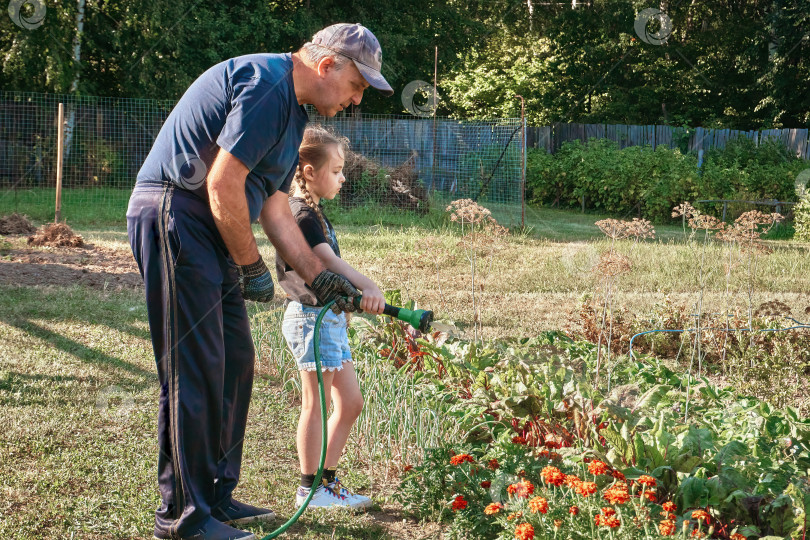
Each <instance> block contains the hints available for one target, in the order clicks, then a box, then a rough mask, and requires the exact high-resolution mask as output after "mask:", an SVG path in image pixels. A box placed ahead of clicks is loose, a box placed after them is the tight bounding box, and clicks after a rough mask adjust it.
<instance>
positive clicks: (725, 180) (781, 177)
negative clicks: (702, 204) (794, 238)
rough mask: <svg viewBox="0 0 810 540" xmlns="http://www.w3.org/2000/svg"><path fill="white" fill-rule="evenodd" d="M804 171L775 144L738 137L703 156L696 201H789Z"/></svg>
mask: <svg viewBox="0 0 810 540" xmlns="http://www.w3.org/2000/svg"><path fill="white" fill-rule="evenodd" d="M805 168H807V163H806V162H805V161H803V160H800V159H797V158H796V157H795V156H794V155H792V154H791V152H790V151H788V150H787V148H786V147H785V146H784V145H783V144H781V143H780V142H778V141H774V140H772V139H767V140H765V141H763V142H761V143H760V144H759V146H757V145H756V144H755V143H754V141H752V140H751V139H749V138H747V137H738V138H737V139H733V140H731V141H729V142H728V143H727V144H726V146H725V148H723V149H713V150H710V151H708V152H706V155H705V160H704V163H703V167H702V171H701V177H700V181H699V188H698V189H699V193H700V198H701V199H737V200H749V201H760V200H769V199H775V200H777V201H793V200H795V198H796V193H795V180H796V176H797V175H798V173H799V172H800V171H801V170H803V169H805ZM729 217H731V216H729Z"/></svg>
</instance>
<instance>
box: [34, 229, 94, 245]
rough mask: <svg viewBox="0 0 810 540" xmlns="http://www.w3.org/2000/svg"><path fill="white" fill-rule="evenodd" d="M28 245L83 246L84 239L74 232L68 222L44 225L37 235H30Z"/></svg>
mask: <svg viewBox="0 0 810 540" xmlns="http://www.w3.org/2000/svg"><path fill="white" fill-rule="evenodd" d="M28 245H31V246H49V247H83V246H84V239H83V238H82V237H81V235H79V234H76V233H75V232H73V229H71V228H70V226H69V225H68V224H67V223H49V224H47V225H43V226H42V227H41V228H40V229H39V230H38V231H37V233H36V234H35V235H33V236H29V237H28Z"/></svg>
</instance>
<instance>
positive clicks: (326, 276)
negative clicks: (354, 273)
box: [312, 270, 360, 313]
mask: <svg viewBox="0 0 810 540" xmlns="http://www.w3.org/2000/svg"><path fill="white" fill-rule="evenodd" d="M312 290H313V291H315V296H317V297H318V301H319V302H321V303H322V304H327V303H328V302H330V301H332V300H334V301H335V303H334V305H333V306H332V311H334V312H335V313H340V312H341V311H346V312H352V311H358V309H357V307H355V305H354V303H353V302H352V299H353V298H354V297H355V296H360V291H358V290H357V289H356V288H355V286H354V285H352V283H351V281H349V280H348V279H346V278H345V277H343V276H341V275H340V274H335V273H334V272H330V271H329V270H324V271H323V272H321V273H320V274H318V275H317V276H315V279H314V280H312ZM347 297H348V299H347Z"/></svg>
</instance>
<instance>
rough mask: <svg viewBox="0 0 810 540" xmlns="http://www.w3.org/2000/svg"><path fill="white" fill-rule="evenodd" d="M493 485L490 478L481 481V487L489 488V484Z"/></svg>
mask: <svg viewBox="0 0 810 540" xmlns="http://www.w3.org/2000/svg"><path fill="white" fill-rule="evenodd" d="M491 485H492V482H490V481H489V480H484V481H483V482H481V487H482V488H484V489H489V486H491Z"/></svg>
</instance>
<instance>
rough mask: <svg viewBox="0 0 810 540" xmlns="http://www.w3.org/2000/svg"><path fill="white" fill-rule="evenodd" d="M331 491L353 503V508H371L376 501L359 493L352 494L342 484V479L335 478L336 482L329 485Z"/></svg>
mask: <svg viewBox="0 0 810 540" xmlns="http://www.w3.org/2000/svg"><path fill="white" fill-rule="evenodd" d="M329 489H331V490H332V491H334V492H336V493H340V494H341V495H343V496H344V497H346V498H347V499H349V500H350V501H351V502H352V508H357V509H361V508H369V507H371V506H373V505H374V501H372V500H371V499H370V498H368V497H366V496H365V495H360V494H359V493H352V492H351V491H349V489H348V488H347V487H346V486H344V485H343V484H341V483H340V479H338V478H335V481H334V482H332V483H331V484H329Z"/></svg>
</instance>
